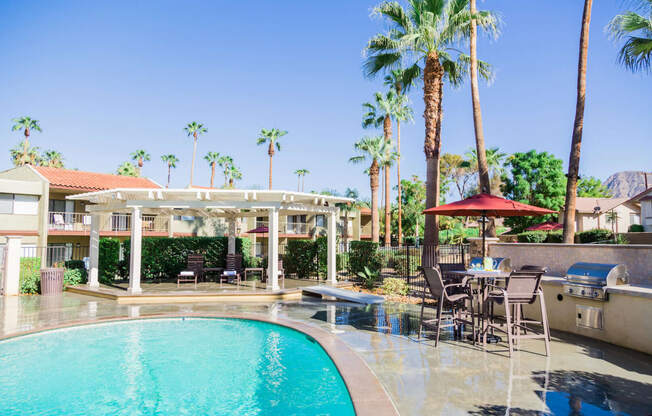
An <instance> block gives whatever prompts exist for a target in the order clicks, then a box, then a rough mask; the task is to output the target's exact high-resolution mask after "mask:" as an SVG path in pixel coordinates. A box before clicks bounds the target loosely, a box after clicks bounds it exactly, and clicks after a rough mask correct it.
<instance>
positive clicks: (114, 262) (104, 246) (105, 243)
mask: <svg viewBox="0 0 652 416" xmlns="http://www.w3.org/2000/svg"><path fill="white" fill-rule="evenodd" d="M119 258H120V241H119V240H117V239H115V238H100V247H99V264H98V279H99V281H100V282H102V283H111V282H113V280H114V279H115V277H116V276H117V275H120V270H119V268H118V261H119V260H118V259H119Z"/></svg>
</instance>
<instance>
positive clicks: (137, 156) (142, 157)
mask: <svg viewBox="0 0 652 416" xmlns="http://www.w3.org/2000/svg"><path fill="white" fill-rule="evenodd" d="M130 156H131V160H133V161H134V162H136V165H137V166H138V167H137V168H136V172H138V176H140V171H141V170H142V169H143V165H144V164H145V162H149V161H150V159H151V158H150V155H149V153H147V152H146V151H145V150H142V149H140V150H136V151H135V152H133V153H132V154H131V155H130Z"/></svg>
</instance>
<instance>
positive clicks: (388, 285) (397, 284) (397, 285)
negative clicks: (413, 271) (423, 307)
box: [382, 277, 408, 296]
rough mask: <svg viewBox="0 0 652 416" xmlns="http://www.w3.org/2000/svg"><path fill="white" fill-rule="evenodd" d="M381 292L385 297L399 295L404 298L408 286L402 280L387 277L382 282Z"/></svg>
mask: <svg viewBox="0 0 652 416" xmlns="http://www.w3.org/2000/svg"><path fill="white" fill-rule="evenodd" d="M382 289H383V292H384V293H385V294H386V295H394V296H395V295H400V296H405V295H407V294H408V284H407V282H406V281H405V280H403V279H396V278H393V277H389V278H387V279H385V280H384V281H383V285H382Z"/></svg>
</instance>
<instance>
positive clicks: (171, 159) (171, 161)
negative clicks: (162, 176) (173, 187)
mask: <svg viewBox="0 0 652 416" xmlns="http://www.w3.org/2000/svg"><path fill="white" fill-rule="evenodd" d="M161 160H162V161H163V162H165V164H166V165H167V167H168V183H167V185H165V187H166V188H169V187H170V174H171V173H172V168H176V167H177V162H178V161H179V159H177V157H176V156H175V155H173V154H169V155H163V156H161Z"/></svg>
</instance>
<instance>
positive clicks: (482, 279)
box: [447, 269, 510, 344]
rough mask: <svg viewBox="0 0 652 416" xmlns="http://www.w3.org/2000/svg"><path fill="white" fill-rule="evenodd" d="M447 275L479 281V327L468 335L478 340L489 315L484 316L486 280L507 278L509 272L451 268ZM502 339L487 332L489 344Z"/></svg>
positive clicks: (486, 293)
mask: <svg viewBox="0 0 652 416" xmlns="http://www.w3.org/2000/svg"><path fill="white" fill-rule="evenodd" d="M447 274H448V275H451V276H456V277H459V278H465V277H468V278H471V279H475V280H477V281H478V282H479V283H480V290H478V293H477V299H478V305H479V306H480V307H479V309H478V320H479V321H480V322H479V324H480V328H479V329H478V333H477V334H472V335H470V336H469V337H470V339H471V340H473V338H474V337H476V339H477V340H478V341H480V336H481V335H483V334H484V333H485V332H486V331H487V327H486V326H485V322H488V318H489V316H484V307H483V306H484V302H485V301H486V299H487V296H488V294H489V291H488V290H487V288H488V285H487V280H491V279H507V278H508V277H509V274H510V273H509V272H505V271H502V270H472V269H469V270H453V271H449V272H447ZM500 341H502V338H500V337H499V336H498V335H495V334H487V342H488V343H490V344H495V343H498V342H500Z"/></svg>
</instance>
